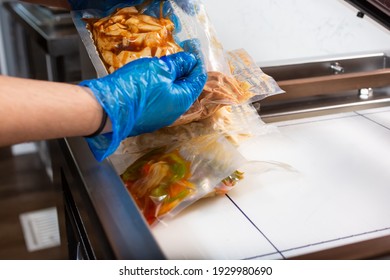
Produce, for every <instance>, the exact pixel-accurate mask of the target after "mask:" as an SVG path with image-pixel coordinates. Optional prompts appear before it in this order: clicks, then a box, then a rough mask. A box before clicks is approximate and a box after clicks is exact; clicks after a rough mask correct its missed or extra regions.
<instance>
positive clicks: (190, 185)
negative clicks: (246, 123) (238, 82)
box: [120, 134, 246, 225]
mask: <svg viewBox="0 0 390 280" xmlns="http://www.w3.org/2000/svg"><path fill="white" fill-rule="evenodd" d="M245 163H246V160H245V158H243V157H242V155H241V154H240V153H239V152H238V151H237V150H236V149H235V148H234V147H233V146H232V145H231V144H230V143H229V142H228V141H227V140H226V139H225V138H224V137H221V136H218V135H216V134H215V135H208V136H200V137H196V138H194V139H192V140H190V141H187V142H182V143H180V144H176V145H173V146H171V147H168V146H165V147H160V148H155V149H153V150H151V151H149V152H148V153H146V154H145V155H143V156H142V157H140V158H138V159H137V160H136V161H135V162H133V163H132V164H131V165H130V166H129V167H128V168H127V169H126V170H125V171H124V172H123V173H122V174H121V175H120V176H121V179H122V180H123V182H124V183H125V186H126V188H127V190H128V191H129V193H130V194H131V195H132V197H133V198H134V200H135V201H136V203H137V205H138V207H139V208H140V210H141V211H142V213H143V215H144V217H145V219H146V220H147V222H148V223H149V224H150V225H153V224H154V223H155V222H157V221H159V220H161V219H163V218H166V217H172V216H174V215H176V214H177V213H178V212H180V211H181V210H183V209H184V208H186V207H188V206H189V205H191V204H192V203H194V202H195V201H197V200H199V199H201V198H202V197H204V196H206V195H209V194H210V193H213V192H216V191H217V190H216V189H215V188H216V187H218V190H220V189H221V190H222V189H223V187H224V186H225V187H231V186H232V185H234V184H235V182H236V180H239V179H240V175H241V174H240V172H239V171H238V170H237V169H238V168H240V167H241V166H243V165H244V164H245Z"/></svg>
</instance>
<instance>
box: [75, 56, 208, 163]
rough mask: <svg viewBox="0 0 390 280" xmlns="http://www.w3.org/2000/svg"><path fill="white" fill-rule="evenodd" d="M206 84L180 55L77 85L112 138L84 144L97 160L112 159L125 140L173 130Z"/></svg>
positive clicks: (197, 66)
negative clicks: (102, 114)
mask: <svg viewBox="0 0 390 280" xmlns="http://www.w3.org/2000/svg"><path fill="white" fill-rule="evenodd" d="M206 80H207V73H206V71H205V68H204V65H203V63H202V62H201V61H200V60H197V59H196V57H195V56H194V55H192V54H190V53H187V52H180V53H176V54H173V55H170V56H165V57H161V58H160V59H158V58H141V59H138V60H135V61H133V62H130V63H128V64H126V65H124V66H123V67H122V68H119V69H118V70H117V71H115V72H114V73H112V74H110V75H108V76H105V77H103V78H99V79H93V80H87V81H83V82H81V84H80V85H82V86H87V87H89V88H90V89H91V90H92V92H93V93H94V95H95V97H96V98H97V100H98V102H99V103H100V104H101V105H102V107H103V109H104V110H105V111H106V112H107V114H108V116H109V118H110V120H111V123H112V130H113V131H112V133H107V134H103V135H99V136H96V137H92V138H87V141H88V144H89V146H90V148H91V150H92V151H93V153H94V155H95V157H96V159H97V160H99V161H101V160H103V159H104V158H106V157H107V156H109V155H110V154H112V153H113V152H114V151H115V150H116V149H117V148H118V146H119V144H120V142H121V141H122V140H123V139H125V138H127V137H128V136H135V135H138V134H142V133H146V132H152V131H155V130H157V129H159V128H162V127H164V126H167V125H170V124H172V123H173V122H174V121H175V120H176V119H177V118H179V117H180V116H181V115H182V114H183V113H184V112H186V111H187V110H188V109H189V108H190V106H191V105H192V103H193V102H194V101H195V100H196V98H197V97H198V96H199V94H200V93H201V92H202V89H203V87H204V85H205V83H206Z"/></svg>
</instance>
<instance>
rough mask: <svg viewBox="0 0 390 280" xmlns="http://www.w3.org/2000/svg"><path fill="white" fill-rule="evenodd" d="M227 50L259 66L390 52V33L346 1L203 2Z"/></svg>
mask: <svg viewBox="0 0 390 280" xmlns="http://www.w3.org/2000/svg"><path fill="white" fill-rule="evenodd" d="M203 2H204V4H205V6H206V9H207V12H208V14H209V16H210V19H211V22H212V23H213V25H214V27H215V29H216V31H217V34H218V37H219V39H220V41H221V42H222V44H223V45H224V48H225V49H226V50H232V49H237V48H244V49H246V50H247V51H248V52H249V53H250V54H251V56H252V57H253V58H254V59H255V61H256V62H258V64H259V65H260V66H268V65H275V64H280V62H282V63H286V62H287V63H288V62H291V61H301V60H302V59H303V60H307V58H319V57H328V56H334V55H338V56H339V55H345V54H360V53H367V52H368V53H370V52H377V51H388V50H390V31H388V30H387V29H385V28H384V27H382V26H380V25H379V24H377V23H376V22H374V21H373V20H371V19H370V18H368V16H365V17H364V18H363V19H361V18H358V17H357V16H356V13H357V10H356V9H355V8H354V7H352V6H351V5H350V4H348V3H346V2H345V1H342V0H240V1H237V0H203Z"/></svg>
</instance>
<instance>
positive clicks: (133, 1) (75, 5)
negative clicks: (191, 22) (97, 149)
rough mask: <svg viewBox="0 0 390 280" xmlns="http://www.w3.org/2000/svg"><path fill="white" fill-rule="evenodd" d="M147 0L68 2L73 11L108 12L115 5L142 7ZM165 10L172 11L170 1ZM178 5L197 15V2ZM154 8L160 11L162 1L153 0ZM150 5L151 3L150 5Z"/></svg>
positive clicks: (190, 0) (181, 0) (185, 0)
mask: <svg viewBox="0 0 390 280" xmlns="http://www.w3.org/2000/svg"><path fill="white" fill-rule="evenodd" d="M145 1H147V0H68V2H69V4H70V6H71V8H72V10H85V9H99V10H103V11H107V10H109V9H110V8H112V7H113V6H115V5H118V4H124V5H126V6H135V5H140V4H142V3H143V2H145ZM163 1H164V2H165V3H164V9H165V11H167V10H168V9H170V4H169V2H168V1H166V0H163ZM174 1H175V2H176V4H177V5H178V6H179V7H180V8H182V9H183V11H185V12H186V13H188V14H189V15H195V14H196V12H197V5H194V3H195V2H196V1H197V0H174ZM152 2H153V3H151V5H152V6H155V7H157V9H156V11H159V10H160V8H159V6H160V3H161V0H153V1H152ZM148 4H149V5H150V3H148Z"/></svg>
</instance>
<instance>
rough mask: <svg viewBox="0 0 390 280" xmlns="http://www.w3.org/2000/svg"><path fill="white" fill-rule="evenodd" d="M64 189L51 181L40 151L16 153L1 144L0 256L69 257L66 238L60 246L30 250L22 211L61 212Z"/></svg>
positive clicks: (9, 257)
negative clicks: (45, 210)
mask: <svg viewBox="0 0 390 280" xmlns="http://www.w3.org/2000/svg"><path fill="white" fill-rule="evenodd" d="M61 199H62V196H61V192H60V190H58V189H55V187H54V186H53V185H52V184H51V180H50V178H49V176H48V175H47V172H46V171H45V167H44V164H43V162H42V160H41V157H40V156H39V153H38V152H34V151H33V152H28V153H24V154H23V153H22V154H19V155H13V153H12V149H11V147H6V148H0V259H2V260H29V259H36V260H51V259H54V260H57V259H66V257H67V253H66V252H67V251H66V244H65V243H66V241H65V242H64V241H63V240H64V239H65V238H64V236H62V233H61V240H62V242H61V246H57V247H52V248H49V249H43V250H38V251H34V252H28V250H27V247H26V243H25V240H24V237H23V231H22V227H21V224H20V221H19V215H20V214H22V213H25V212H30V211H35V210H41V209H46V208H48V207H53V206H54V207H57V211H58V215H61V213H62V207H61Z"/></svg>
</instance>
